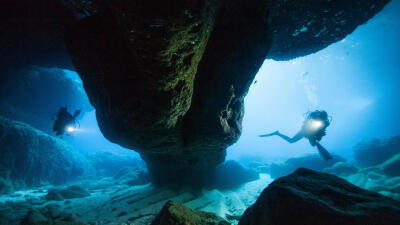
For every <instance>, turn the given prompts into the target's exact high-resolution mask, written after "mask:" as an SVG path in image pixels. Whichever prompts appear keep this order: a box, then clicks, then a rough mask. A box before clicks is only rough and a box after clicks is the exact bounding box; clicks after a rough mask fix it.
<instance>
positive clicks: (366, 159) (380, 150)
mask: <svg viewBox="0 0 400 225" xmlns="http://www.w3.org/2000/svg"><path fill="white" fill-rule="evenodd" d="M399 153H400V136H394V137H391V138H388V139H378V138H374V139H366V140H363V141H361V142H360V143H358V144H357V145H356V146H355V147H354V159H355V163H356V165H358V166H360V167H369V166H377V165H380V164H382V163H383V162H385V161H386V160H388V159H390V158H391V157H393V156H395V155H396V154H399Z"/></svg>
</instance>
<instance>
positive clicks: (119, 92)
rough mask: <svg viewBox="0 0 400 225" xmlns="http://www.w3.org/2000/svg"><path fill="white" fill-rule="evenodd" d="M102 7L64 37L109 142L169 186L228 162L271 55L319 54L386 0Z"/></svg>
mask: <svg viewBox="0 0 400 225" xmlns="http://www.w3.org/2000/svg"><path fill="white" fill-rule="evenodd" d="M101 2H102V4H100V6H99V8H100V9H101V10H100V11H99V13H98V14H96V15H93V16H89V17H87V18H85V19H83V20H81V21H80V22H78V23H77V24H75V25H74V26H73V27H71V29H70V30H69V32H68V33H67V35H66V42H67V47H68V50H69V52H70V54H71V56H72V60H73V63H74V65H75V67H76V69H77V71H78V73H79V75H80V76H81V78H82V80H83V83H84V87H85V90H86V91H87V94H88V96H89V99H90V101H91V103H92V105H93V106H94V107H95V108H96V112H97V119H98V122H99V126H100V129H101V131H102V132H103V134H104V135H105V137H106V138H108V139H109V140H110V141H112V142H115V143H118V144H120V145H122V146H124V147H127V148H130V149H134V150H136V151H138V152H139V153H140V154H141V156H142V157H143V158H144V159H145V160H146V161H147V163H148V167H149V169H150V172H152V174H153V175H157V176H158V177H157V178H158V180H160V178H164V179H166V180H167V181H169V182H171V180H170V179H171V176H168V175H171V174H179V176H177V178H178V179H179V180H180V181H186V180H185V178H189V177H196V176H197V175H195V174H194V173H196V172H199V174H204V172H205V171H207V170H210V169H213V168H214V167H215V166H216V165H217V164H219V163H221V162H223V161H224V159H225V154H226V152H225V151H226V148H227V147H228V146H229V145H231V144H232V143H234V142H235V141H236V140H237V139H238V138H239V136H240V133H241V122H242V118H243V114H244V109H243V98H244V96H245V95H246V93H247V91H248V88H249V86H250V84H251V82H252V80H253V78H254V76H255V74H256V73H257V71H258V69H259V67H260V66H261V64H262V63H263V61H264V59H265V58H266V57H267V55H268V57H270V58H274V59H290V58H293V57H298V56H302V55H306V54H310V53H312V52H316V51H318V50H320V49H322V48H324V47H326V46H327V45H329V44H331V43H333V42H336V41H338V40H340V39H341V38H343V37H344V36H345V35H347V34H349V33H351V32H352V31H353V30H354V29H355V28H356V27H357V26H358V25H360V24H362V23H364V22H366V21H367V20H368V19H369V18H371V17H372V16H373V15H374V14H375V13H377V12H378V11H379V10H380V9H382V7H383V6H384V5H385V4H386V3H387V2H388V0H368V1H361V0H351V1H339V0H324V1H315V2H310V1H305V0H304V1H294V0H293V1H266V0H249V1H240V0H234V1H222V0H197V1H189V0H179V1H172V0H171V1H158V0H152V1H144V0H143V1H142V0H137V1H123V0H118V1H113V2H109V3H108V4H106V3H105V2H106V1H101ZM326 10H328V11H327V12H326ZM303 27H305V28H303ZM305 29H307V30H308V32H307V31H306V30H305ZM196 179H198V178H196Z"/></svg>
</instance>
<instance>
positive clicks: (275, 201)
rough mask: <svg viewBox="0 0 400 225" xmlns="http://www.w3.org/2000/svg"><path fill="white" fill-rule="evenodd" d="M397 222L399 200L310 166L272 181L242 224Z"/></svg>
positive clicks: (387, 224) (370, 224)
mask: <svg viewBox="0 0 400 225" xmlns="http://www.w3.org/2000/svg"><path fill="white" fill-rule="evenodd" d="M269 224H271V225H272V224H274V225H291V224H298V225H301V224H304V225H313V224H315V225H317V224H324V225H334V224H343V225H346V224H348V225H357V224H360V225H376V224H380V225H395V224H400V202H399V201H396V200H393V199H390V198H388V197H385V196H383V195H380V194H378V193H375V192H371V191H367V190H364V189H361V188H359V187H357V186H354V185H352V184H350V183H348V182H347V181H345V180H343V179H341V178H339V177H336V176H334V175H330V174H326V173H320V172H316V171H312V170H309V169H298V170H297V171H296V172H294V173H293V174H291V175H289V176H286V177H282V178H279V179H277V180H276V181H274V182H273V183H271V184H270V185H269V186H268V187H267V188H266V189H265V190H264V191H263V192H262V193H261V195H260V197H259V198H258V199H257V201H256V203H255V204H254V205H253V206H251V207H250V208H248V209H247V210H246V212H245V213H244V214H243V216H242V218H241V219H240V222H239V225H269Z"/></svg>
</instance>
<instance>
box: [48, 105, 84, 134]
mask: <svg viewBox="0 0 400 225" xmlns="http://www.w3.org/2000/svg"><path fill="white" fill-rule="evenodd" d="M80 113H81V110H80V109H78V110H75V112H74V115H71V113H69V112H68V108H67V107H61V108H60V110H59V111H58V113H57V119H56V121H55V122H54V126H53V131H54V132H55V133H56V136H60V138H63V135H64V133H65V132H67V134H71V133H73V132H75V130H76V129H77V127H78V125H79V123H78V121H77V120H76V119H77V117H78V116H79V114H80Z"/></svg>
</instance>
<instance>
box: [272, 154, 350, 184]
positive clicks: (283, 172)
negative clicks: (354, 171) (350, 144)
mask: <svg viewBox="0 0 400 225" xmlns="http://www.w3.org/2000/svg"><path fill="white" fill-rule="evenodd" d="M344 161H345V160H344V159H343V158H342V157H340V156H337V155H333V159H332V160H329V161H326V160H323V159H322V158H321V156H320V155H319V154H309V155H304V156H300V157H295V158H290V159H288V160H286V161H285V162H283V163H271V165H270V166H269V174H270V175H271V177H272V178H274V179H275V178H278V177H281V176H287V175H289V174H291V173H293V172H294V171H296V170H297V169H299V168H307V169H312V170H316V171H322V170H324V169H327V168H330V167H332V166H334V165H335V164H336V163H338V162H344Z"/></svg>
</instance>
